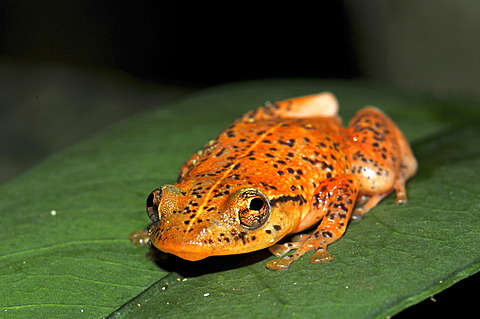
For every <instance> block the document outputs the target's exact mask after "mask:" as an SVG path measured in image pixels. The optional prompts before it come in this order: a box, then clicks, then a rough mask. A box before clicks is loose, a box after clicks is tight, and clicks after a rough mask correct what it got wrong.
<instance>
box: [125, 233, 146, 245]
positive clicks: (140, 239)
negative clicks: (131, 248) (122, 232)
mask: <svg viewBox="0 0 480 319" xmlns="http://www.w3.org/2000/svg"><path fill="white" fill-rule="evenodd" d="M128 239H130V241H131V242H132V243H134V244H135V245H137V246H143V245H146V244H148V243H149V242H150V236H149V235H148V231H146V230H140V231H136V232H133V233H131V234H130V235H129V236H128Z"/></svg>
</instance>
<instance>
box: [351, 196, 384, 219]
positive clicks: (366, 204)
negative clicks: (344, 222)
mask: <svg viewBox="0 0 480 319" xmlns="http://www.w3.org/2000/svg"><path fill="white" fill-rule="evenodd" d="M388 194H389V192H388V193H383V194H375V195H373V196H370V197H367V196H362V201H361V202H360V205H361V206H360V207H356V208H355V209H354V210H353V214H352V219H354V220H360V219H362V217H363V215H365V214H366V213H368V212H369V211H370V210H371V209H372V208H374V207H375V206H377V204H378V203H379V202H380V201H381V200H382V199H384V198H385V196H387V195H388Z"/></svg>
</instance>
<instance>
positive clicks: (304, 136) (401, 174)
mask: <svg viewBox="0 0 480 319" xmlns="http://www.w3.org/2000/svg"><path fill="white" fill-rule="evenodd" d="M337 112H338V103H337V101H336V99H335V97H334V96H333V95H331V94H330V93H322V94H318V95H312V96H306V97H300V98H295V99H290V100H286V101H281V102H277V103H267V104H266V105H265V106H263V107H260V108H258V109H256V110H254V111H251V112H249V113H247V114H246V115H244V116H243V117H242V118H240V119H238V120H237V121H235V122H234V123H233V124H231V125H230V126H229V127H227V129H226V130H225V131H224V132H223V133H221V134H220V135H219V136H218V137H217V138H215V139H214V140H212V141H210V142H209V143H208V144H207V145H206V146H205V147H204V148H203V149H202V150H201V151H199V152H198V153H197V154H195V155H193V156H192V157H191V158H190V159H189V160H188V161H187V162H186V163H185V164H184V165H183V167H182V169H181V171H180V175H179V177H178V182H177V183H176V184H175V185H165V186H162V187H160V188H157V189H156V190H154V191H153V192H152V193H151V194H150V196H148V198H147V213H148V216H149V217H150V219H151V220H152V222H153V225H152V226H151V228H150V230H149V231H148V232H145V231H144V232H137V233H133V234H132V235H131V239H132V241H136V242H144V243H145V242H146V240H145V236H146V238H147V241H148V240H150V241H151V242H152V243H153V245H154V246H156V247H157V248H158V249H160V250H161V251H164V252H167V253H172V254H175V255H177V256H179V257H181V258H183V259H186V260H191V261H195V260H200V259H203V258H206V257H209V256H217V255H230V254H241V253H246V252H251V251H255V250H259V249H263V248H266V247H269V248H270V251H271V252H272V253H273V254H275V255H276V256H283V255H285V254H286V253H288V252H289V251H290V250H293V249H295V251H294V252H293V253H292V254H290V255H288V256H286V257H283V258H281V259H276V260H272V261H269V262H268V263H267V265H266V266H267V268H269V269H276V270H281V269H287V268H288V267H289V265H290V263H292V262H293V261H294V260H296V259H298V258H299V257H301V256H302V255H304V254H305V253H307V252H310V251H315V253H314V254H313V256H312V257H311V258H310V262H312V263H320V262H325V261H329V260H332V259H333V256H332V255H331V254H330V253H329V252H328V251H327V245H329V244H330V243H332V242H334V241H336V240H337V239H339V238H340V237H341V236H342V235H343V233H344V232H345V229H346V227H347V224H348V221H349V220H350V217H351V216H352V217H353V218H357V219H358V218H361V217H362V216H363V214H365V213H366V212H368V211H369V210H370V209H372V208H373V207H375V206H376V205H377V204H378V202H379V201H381V200H382V199H383V198H384V197H385V196H387V195H388V194H390V193H391V192H393V191H395V192H396V202H397V203H405V202H406V201H407V195H406V192H405V182H406V180H407V179H408V178H410V177H411V176H413V175H414V174H415V172H416V169H417V162H416V160H415V158H414V156H413V154H412V151H411V150H410V147H409V145H408V142H407V141H406V139H405V137H404V136H403V134H402V132H400V130H399V129H398V128H397V127H396V126H395V124H394V123H393V122H392V121H391V120H390V119H389V118H388V117H387V116H386V115H385V114H383V113H382V112H381V111H379V110H378V109H376V108H373V107H368V108H365V109H363V110H361V111H360V112H359V113H358V114H357V115H356V116H355V117H354V118H353V119H352V120H351V122H350V125H349V126H348V127H346V128H345V127H343V126H341V120H340V119H339V117H337ZM352 212H353V214H352ZM314 225H317V226H316V229H315V230H314V231H313V232H312V233H311V234H309V235H307V234H302V235H298V236H295V237H293V239H292V242H287V243H283V244H276V243H277V242H278V241H280V240H281V239H283V238H285V237H286V236H288V235H290V234H294V233H298V232H301V231H303V230H305V229H307V228H311V227H312V226H314Z"/></svg>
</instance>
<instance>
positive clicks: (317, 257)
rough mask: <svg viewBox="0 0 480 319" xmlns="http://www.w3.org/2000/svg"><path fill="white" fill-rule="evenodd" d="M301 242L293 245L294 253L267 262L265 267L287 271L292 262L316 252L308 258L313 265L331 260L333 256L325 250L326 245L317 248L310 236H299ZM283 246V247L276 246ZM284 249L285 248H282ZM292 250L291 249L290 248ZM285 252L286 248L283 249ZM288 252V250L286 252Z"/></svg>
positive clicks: (314, 239)
mask: <svg viewBox="0 0 480 319" xmlns="http://www.w3.org/2000/svg"><path fill="white" fill-rule="evenodd" d="M301 236H302V237H301V238H302V241H300V242H295V243H293V244H294V246H295V247H296V248H297V250H296V251H295V253H293V254H291V255H288V256H286V257H283V258H280V259H275V260H271V261H269V262H267V264H266V267H267V268H268V269H272V270H287V269H288V267H289V266H290V264H291V263H292V262H294V261H295V260H297V259H298V258H300V257H302V256H303V255H304V254H306V253H307V252H310V251H312V250H316V252H315V254H313V256H312V257H311V258H310V262H311V263H313V264H318V263H323V262H327V261H331V260H333V255H332V254H331V253H329V252H328V251H327V249H326V246H327V245H326V244H321V246H320V247H317V245H318V243H317V242H316V238H314V236H311V235H301ZM278 246H284V245H278ZM284 247H286V246H284ZM292 249H293V248H292ZM284 250H286V248H284ZM287 251H288V250H287Z"/></svg>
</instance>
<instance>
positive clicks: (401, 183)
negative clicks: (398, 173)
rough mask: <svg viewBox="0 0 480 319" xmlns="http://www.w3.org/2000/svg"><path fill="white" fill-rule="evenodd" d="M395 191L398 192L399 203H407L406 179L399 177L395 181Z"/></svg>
mask: <svg viewBox="0 0 480 319" xmlns="http://www.w3.org/2000/svg"><path fill="white" fill-rule="evenodd" d="M394 189H395V193H396V196H397V198H396V200H395V202H396V203H397V204H405V203H406V202H407V191H406V190H405V180H404V179H397V181H396V182H395V186H394Z"/></svg>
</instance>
